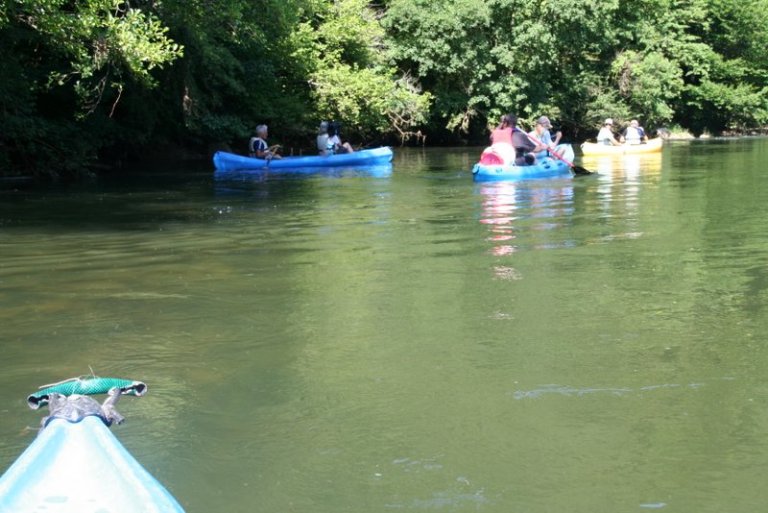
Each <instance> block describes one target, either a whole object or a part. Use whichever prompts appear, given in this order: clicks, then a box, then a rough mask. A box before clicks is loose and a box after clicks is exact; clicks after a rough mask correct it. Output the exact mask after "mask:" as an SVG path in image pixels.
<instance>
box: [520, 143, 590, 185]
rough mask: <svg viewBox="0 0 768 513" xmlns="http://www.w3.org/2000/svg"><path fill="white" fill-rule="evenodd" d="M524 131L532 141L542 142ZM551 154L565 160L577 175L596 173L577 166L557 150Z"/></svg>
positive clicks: (550, 153) (550, 152)
mask: <svg viewBox="0 0 768 513" xmlns="http://www.w3.org/2000/svg"><path fill="white" fill-rule="evenodd" d="M523 133H524V134H525V135H526V136H527V137H528V139H529V140H530V141H531V142H532V143H534V144H536V145H537V146H538V145H539V144H541V141H539V140H538V139H536V138H535V137H533V136H532V135H529V134H528V133H527V132H523ZM549 155H550V156H552V157H554V158H556V159H558V160H561V161H563V162H565V164H566V165H567V166H568V167H570V168H571V171H573V174H575V175H579V176H588V175H594V174H596V173H595V172H594V171H590V170H589V169H587V168H584V167H581V166H577V165H575V164H574V163H573V162H571V161H569V160H568V159H566V158H565V157H563V156H561V155H559V154H558V153H557V152H556V151H549Z"/></svg>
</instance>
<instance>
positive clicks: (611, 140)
mask: <svg viewBox="0 0 768 513" xmlns="http://www.w3.org/2000/svg"><path fill="white" fill-rule="evenodd" d="M597 143H598V144H603V145H606V146H621V143H620V142H619V141H617V140H616V137H614V135H613V119H611V118H606V120H605V123H603V127H602V128H601V129H600V131H599V132H598V133H597Z"/></svg>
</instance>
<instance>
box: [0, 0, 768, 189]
mask: <svg viewBox="0 0 768 513" xmlns="http://www.w3.org/2000/svg"><path fill="white" fill-rule="evenodd" d="M765 48H768V0H742V1H740V2H732V1H731V0H633V1H632V2H627V1H623V2H620V1H619V0H603V1H601V2H594V1H593V0H589V1H587V0H380V1H378V2H372V1H367V0H255V1H254V0H217V1H215V2H214V1H211V0H132V1H119V0H0V58H1V59H2V61H1V62H2V65H3V68H4V69H3V72H2V73H1V74H0V173H2V174H5V175H13V174H28V173H34V174H38V175H41V174H49V175H59V174H71V175H77V174H79V173H82V172H84V171H83V170H86V169H89V165H90V164H93V163H95V162H101V163H103V164H106V165H111V164H114V163H116V162H120V161H124V160H129V159H132V158H135V157H136V156H137V155H149V154H155V155H161V154H163V153H172V154H178V152H179V151H180V150H185V151H189V152H191V153H192V154H195V155H205V154H208V153H209V152H210V151H211V150H212V149H214V148H220V147H228V148H230V149H232V150H233V151H236V152H243V151H244V150H245V141H246V140H247V139H248V136H249V135H251V133H252V131H253V129H254V127H255V125H256V124H258V123H266V124H268V125H269V126H270V132H271V136H272V138H275V139H279V140H280V141H281V142H289V143H290V144H292V145H295V146H296V147H298V148H302V147H303V148H310V147H311V145H312V141H313V138H314V135H315V127H316V126H317V124H318V122H319V121H320V120H322V119H335V120H338V121H341V122H342V123H343V125H344V127H345V136H346V137H348V138H350V139H351V140H352V141H353V142H355V143H358V144H381V143H397V142H403V141H407V140H408V139H409V138H411V136H413V135H414V134H417V133H418V134H420V135H421V134H424V135H426V136H427V142H428V143H430V144H443V143H445V144H457V143H473V142H480V141H484V140H486V138H487V129H488V126H489V125H491V124H493V123H495V122H496V121H497V120H498V119H499V117H500V116H501V114H503V113H507V112H514V113H516V114H517V115H518V117H519V118H520V119H521V120H522V121H523V123H526V122H528V123H529V122H530V121H531V120H533V119H534V118H535V117H537V116H539V115H541V114H546V115H548V116H549V117H550V118H551V119H553V120H554V121H555V122H556V124H557V125H558V126H559V127H561V128H562V129H563V130H564V131H565V132H566V133H567V134H568V135H569V137H570V138H571V139H572V140H579V139H584V138H587V137H590V136H593V135H594V133H595V131H596V129H597V127H598V126H599V124H600V122H601V120H602V119H603V118H605V117H613V118H614V119H616V120H617V121H618V122H619V123H625V122H627V121H628V120H629V119H630V118H638V119H640V120H641V122H642V123H643V124H644V125H645V126H646V128H647V129H650V130H654V129H657V128H660V127H665V126H670V125H677V126H680V127H683V128H685V129H688V130H690V131H691V132H693V133H694V134H700V133H703V132H705V131H708V132H711V133H719V132H722V131H729V130H732V131H745V130H750V129H754V128H762V127H765V126H766V125H767V124H768V53H766V52H765Z"/></svg>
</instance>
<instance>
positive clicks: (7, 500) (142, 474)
mask: <svg viewBox="0 0 768 513" xmlns="http://www.w3.org/2000/svg"><path fill="white" fill-rule="evenodd" d="M183 511H184V510H183V509H182V507H181V505H179V503H178V502H177V501H176V499H174V497H173V496H172V495H171V494H170V493H169V492H168V490H166V489H165V488H164V487H163V485H161V484H160V483H159V482H158V481H157V480H156V479H155V478H154V477H152V475H151V474H150V473H149V472H147V470H146V469H144V467H142V466H141V464H140V463H139V462H138V461H136V459H135V458H134V457H133V456H131V455H130V454H129V453H128V451H127V450H126V449H125V447H123V445H122V444H121V443H120V442H119V441H118V440H117V438H115V436H114V435H113V434H112V432H111V431H110V430H109V428H108V427H107V426H105V425H104V423H103V422H102V421H101V419H100V418H98V417H94V416H90V417H85V418H84V419H83V420H81V421H80V422H77V423H70V422H68V421H66V420H63V419H54V420H52V421H51V422H50V423H49V424H48V426H47V427H46V428H45V429H43V430H42V432H41V433H40V434H39V436H38V437H37V438H36V439H35V440H34V441H33V442H32V444H30V446H29V447H27V449H26V450H25V451H24V452H23V453H22V454H21V456H19V458H18V459H17V460H16V461H15V462H14V463H13V465H11V467H10V468H9V469H8V470H7V471H6V472H5V474H3V476H2V477H0V513H6V512H8V513H11V512H12V513H27V512H29V513H32V512H45V513H85V512H98V513H171V512H182V513H183Z"/></svg>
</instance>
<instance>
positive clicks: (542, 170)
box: [472, 145, 573, 182]
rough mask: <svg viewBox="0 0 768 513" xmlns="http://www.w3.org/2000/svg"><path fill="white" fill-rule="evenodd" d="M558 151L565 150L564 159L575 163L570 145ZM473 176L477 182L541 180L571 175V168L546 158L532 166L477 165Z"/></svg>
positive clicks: (557, 160) (560, 147)
mask: <svg viewBox="0 0 768 513" xmlns="http://www.w3.org/2000/svg"><path fill="white" fill-rule="evenodd" d="M558 149H561V150H564V155H563V157H564V158H565V159H566V160H568V161H569V162H573V149H572V148H571V147H570V145H560V146H558ZM472 176H473V178H474V180H475V181H476V182H498V181H516V180H530V179H540V178H558V177H567V176H572V175H571V167H570V166H569V165H568V164H566V163H565V162H563V161H562V160H559V159H555V158H552V157H544V158H541V159H539V160H538V162H536V164H534V165H532V166H516V165H514V164H511V165H505V164H490V165H486V164H480V163H478V164H475V166H474V167H473V168H472Z"/></svg>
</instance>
